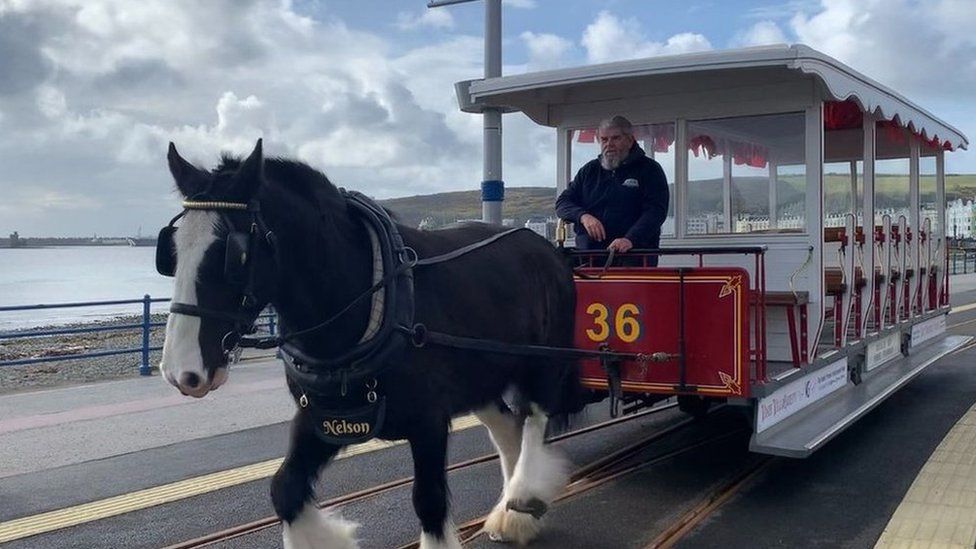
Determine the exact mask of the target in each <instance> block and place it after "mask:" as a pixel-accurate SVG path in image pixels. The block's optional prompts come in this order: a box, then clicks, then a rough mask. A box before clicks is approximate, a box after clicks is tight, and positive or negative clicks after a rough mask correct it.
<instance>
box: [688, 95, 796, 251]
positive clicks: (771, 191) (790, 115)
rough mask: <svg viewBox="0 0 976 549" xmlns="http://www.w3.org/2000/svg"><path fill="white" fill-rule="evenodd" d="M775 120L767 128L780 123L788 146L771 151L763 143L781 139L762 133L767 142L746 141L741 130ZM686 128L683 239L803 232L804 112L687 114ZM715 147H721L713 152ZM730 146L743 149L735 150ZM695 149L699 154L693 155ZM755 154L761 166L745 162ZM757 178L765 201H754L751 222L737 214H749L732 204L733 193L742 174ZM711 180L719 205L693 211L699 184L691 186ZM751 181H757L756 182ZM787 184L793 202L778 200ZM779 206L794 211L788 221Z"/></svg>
mask: <svg viewBox="0 0 976 549" xmlns="http://www.w3.org/2000/svg"><path fill="white" fill-rule="evenodd" d="M777 121H782V122H783V124H782V125H781V126H779V127H777V126H774V125H773V126H771V128H772V129H780V128H784V127H786V128H789V129H790V130H791V131H790V132H789V136H790V137H789V141H790V143H789V145H787V146H785V147H781V150H780V151H774V150H773V149H772V148H771V147H770V146H769V144H770V143H777V144H781V143H783V142H784V140H782V139H779V138H776V137H770V136H766V139H767V141H766V142H765V143H760V141H759V140H758V139H756V140H754V141H750V140H749V137H748V136H747V135H748V132H747V130H749V129H750V128H751V127H756V128H758V127H760V122H764V123H766V124H775V123H776V122H777ZM742 122H744V123H742ZM709 125H711V126H709ZM722 125H725V126H727V127H726V128H722V129H721V130H720V129H719V128H718V127H720V126H722ZM686 128H687V129H686V132H685V133H686V135H685V147H686V149H687V154H686V170H685V179H686V181H685V182H684V184H685V187H686V192H685V197H686V200H685V201H684V204H683V209H684V220H685V221H684V223H685V234H686V236H687V237H688V238H711V237H741V236H744V235H763V236H771V237H775V236H796V235H805V234H807V233H808V231H809V221H808V220H807V219H806V217H807V200H806V187H807V173H808V170H809V160H808V159H807V158H806V115H805V113H804V112H802V111H787V112H773V113H757V114H749V115H742V116H728V117H718V118H708V119H694V120H693V119H688V120H687V121H686ZM709 130H710V133H709ZM737 130H738V131H737ZM711 134H715V137H717V138H719V140H720V142H716V141H715V140H714V139H712V137H713V136H712V135H711ZM702 137H706V138H708V139H711V145H712V146H713V149H714V152H715V154H712V151H708V142H707V141H703V140H702V139H701V138H702ZM720 149H721V152H717V151H719V150H720ZM735 149H740V150H744V151H745V152H743V153H741V154H740V153H739V152H737V151H735ZM730 151H732V152H731V154H727V153H729V152H730ZM762 151H764V152H762ZM696 152H698V153H699V154H700V155H701V157H698V156H696V154H695V153H696ZM749 152H753V153H754V154H752V156H751V157H749V158H743V157H748V153H749ZM760 159H761V160H762V161H763V166H762V167H759V166H755V165H750V162H753V163H755V164H758V161H759V160H760ZM781 166H782V167H783V168H792V169H791V170H789V171H788V172H787V173H781V172H780V167H781ZM696 170H697V171H698V172H699V173H704V175H705V177H706V178H701V177H698V178H696V173H695V172H696ZM756 170H761V171H756ZM708 176H711V177H710V178H709V177H708ZM763 177H764V178H765V179H766V193H768V195H769V196H770V200H768V201H766V202H761V201H760V202H756V203H755V205H754V206H755V207H756V210H757V212H755V213H757V216H756V218H755V222H753V221H752V218H751V217H749V218H747V219H742V218H741V215H742V214H743V213H747V214H748V215H750V216H751V215H752V214H751V213H749V212H743V211H742V210H741V208H737V201H736V196H737V195H741V192H739V193H737V191H738V190H741V189H742V188H744V187H742V185H744V184H746V181H745V180H746V178H752V179H759V178H763ZM715 179H719V180H720V191H721V197H720V198H719V200H720V202H719V203H718V204H719V205H718V207H717V208H713V209H715V210H716V211H705V210H702V212H697V208H693V207H692V205H693V204H694V203H695V202H696V198H695V196H696V191H698V192H699V193H701V192H702V191H703V189H701V188H699V187H697V186H696V185H698V184H701V183H703V182H708V181H712V180H715ZM737 179H738V181H737ZM797 182H798V185H797V184H796V183H797ZM754 184H755V185H761V183H760V182H756V183H754ZM790 188H793V190H794V191H795V194H794V195H793V197H794V198H795V199H796V200H795V204H794V203H784V201H783V199H784V197H785V196H786V193H781V192H779V191H780V190H781V189H782V190H787V189H790ZM706 194H710V193H706ZM774 200H775V204H774ZM783 206H786V207H787V208H788V209H790V210H791V211H795V212H798V215H797V216H796V217H795V218H792V219H791V220H790V221H789V222H788V224H787V223H784V221H785V219H784V216H783V215H782V214H781V208H782V207H783ZM782 209H786V208H782ZM719 210H720V211H719ZM763 213H764V214H765V219H764V218H763V215H762V214H763ZM726 218H728V221H726ZM756 224H758V225H759V228H756ZM783 225H787V226H783ZM700 229H703V230H700Z"/></svg>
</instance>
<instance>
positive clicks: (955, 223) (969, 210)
mask: <svg viewBox="0 0 976 549" xmlns="http://www.w3.org/2000/svg"><path fill="white" fill-rule="evenodd" d="M973 214H974V212H973V201H972V200H967V201H966V202H963V201H962V199H961V198H957V199H956V200H953V201H952V202H949V203H948V204H947V205H946V236H949V237H952V238H973V217H974V215H973Z"/></svg>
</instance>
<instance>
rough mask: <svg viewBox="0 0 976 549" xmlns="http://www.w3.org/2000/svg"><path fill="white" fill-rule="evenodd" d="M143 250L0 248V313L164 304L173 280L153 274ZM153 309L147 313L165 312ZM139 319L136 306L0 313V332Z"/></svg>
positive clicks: (151, 252)
mask: <svg viewBox="0 0 976 549" xmlns="http://www.w3.org/2000/svg"><path fill="white" fill-rule="evenodd" d="M155 253H156V250H155V248H153V247H145V246H64V247H42V248H0V308H2V307H5V306H12V305H36V304H45V305H47V304H59V303H79V302H91V301H115V300H128V299H142V298H143V296H144V295H146V294H148V295H150V296H151V297H153V298H157V297H161V298H169V297H172V293H173V279H171V278H166V277H164V276H161V275H160V274H158V273H157V272H156V265H155ZM167 308H168V304H167V303H154V304H153V308H152V312H165V311H166V310H167ZM135 314H139V315H141V314H142V304H141V303H133V304H129V305H100V306H85V307H71V308H57V309H41V310H28V311H3V310H0V332H8V331H14V330H22V329H27V328H36V327H39V326H59V325H66V324H75V323H84V322H95V321H100V320H108V319H112V318H116V317H120V316H127V315H135Z"/></svg>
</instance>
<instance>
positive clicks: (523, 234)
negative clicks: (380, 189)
mask: <svg viewBox="0 0 976 549" xmlns="http://www.w3.org/2000/svg"><path fill="white" fill-rule="evenodd" d="M168 161H169V169H170V172H171V173H172V175H173V178H174V179H175V181H176V187H177V188H178V189H179V191H180V193H182V195H183V197H185V198H186V201H184V208H185V209H184V211H183V213H182V214H181V216H182V221H181V222H180V224H179V227H178V230H176V226H175V224H174V223H175V221H176V219H174V222H173V223H170V227H168V228H167V229H164V231H163V232H162V233H161V234H160V249H159V250H157V257H158V259H157V262H159V261H160V259H159V257H161V258H162V259H161V261H162V264H163V266H162V267H161V268H160V270H161V272H162V271H169V272H168V273H167V274H172V275H175V289H174V293H173V305H172V309H171V310H172V314H170V316H169V320H168V322H167V325H166V340H165V344H164V346H163V357H162V362H161V364H160V369H161V371H162V373H163V376H164V377H165V378H166V380H167V381H168V382H169V383H171V384H172V385H174V386H175V387H177V388H178V389H179V390H180V391H181V392H182V393H184V394H187V395H191V396H194V397H203V396H204V395H206V394H207V393H208V392H209V391H211V390H214V389H216V388H217V387H219V386H220V385H221V384H223V383H224V382H225V381H226V380H227V357H226V355H227V352H228V350H229V349H232V348H233V347H234V345H235V344H236V343H237V342H238V340H239V337H240V333H241V332H242V331H244V327H245V326H247V325H249V324H250V323H251V322H252V321H253V320H254V318H255V317H256V316H257V314H258V311H260V310H261V309H262V308H263V307H264V306H265V305H266V304H267V303H271V304H273V305H274V307H275V309H276V310H277V312H278V314H279V318H280V322H281V329H282V334H284V335H283V336H282V338H281V341H279V343H281V344H282V349H283V350H284V351H285V356H286V365H287V368H286V371H287V372H288V373H289V375H288V385H289V389H290V390H291V393H292V394H293V396H294V397H295V400H296V402H297V403H298V410H297V413H296V415H295V418H294V420H293V423H292V434H291V441H290V447H289V449H288V453H287V456H286V457H285V460H284V462H283V463H282V465H281V468H280V469H279V470H278V472H277V473H276V474H275V476H274V479H273V481H272V486H271V497H272V500H273V503H274V508H275V510H276V512H277V514H278V516H279V517H280V518H281V519H282V521H283V523H284V544H285V546H286V547H293V548H305V547H309V548H310V547H328V548H346V547H356V546H357V543H356V541H355V539H354V530H355V525H352V524H351V523H348V522H346V521H344V520H342V519H341V518H339V517H338V516H337V515H336V514H335V513H332V512H323V511H320V510H319V509H318V508H317V507H316V505H315V503H314V500H313V493H312V490H313V485H314V483H315V480H316V478H317V476H318V474H319V471H320V470H321V468H322V467H323V466H324V465H325V464H327V463H328V462H329V461H330V459H332V458H333V457H334V456H335V455H336V453H337V452H338V451H339V450H340V449H341V448H342V447H343V446H344V445H345V444H348V443H351V442H355V441H359V440H364V439H366V438H371V437H372V436H377V437H379V438H382V439H388V440H402V439H406V440H407V441H408V442H409V443H410V449H411V452H412V455H413V460H414V472H415V483H414V485H413V503H414V508H415V511H416V513H417V516H418V517H419V519H420V525H421V537H420V545H421V547H424V548H434V547H438V548H439V547H460V544H459V542H458V539H457V536H456V532H455V528H454V525H453V522H452V520H451V518H450V515H449V512H448V487H447V479H446V473H445V465H446V463H445V461H446V447H447V438H448V430H449V424H450V420H451V418H452V417H454V416H457V415H459V414H464V413H467V412H474V413H475V414H476V415H477V417H478V418H479V419H480V420H481V422H482V423H483V424H484V425H486V426H487V427H488V429H489V431H490V435H491V439H492V441H493V442H494V443H495V446H496V447H497V449H498V452H499V454H500V458H501V459H500V461H501V467H502V473H503V477H504V487H503V490H502V494H501V498H500V499H499V501H498V504H497V505H496V506H495V508H494V509H493V511H492V512H491V515H490V517H489V519H488V522H487V525H486V530H487V531H488V533H489V534H490V535H491V536H492V537H493V538H494V539H498V540H505V541H511V542H515V543H519V544H522V543H526V542H528V541H530V540H531V539H532V538H533V537H535V536H536V535H537V534H538V532H539V527H540V520H539V519H540V516H541V511H543V510H544V509H545V508H546V506H547V505H548V503H549V502H551V501H552V499H553V498H554V497H555V496H556V495H557V494H558V492H559V491H560V490H561V489H562V487H563V486H564V484H565V481H566V473H565V470H566V469H565V466H564V463H563V461H562V460H561V459H560V458H559V457H558V456H557V455H556V454H555V453H554V451H553V450H552V449H551V448H549V447H547V446H546V445H545V444H544V433H545V429H546V425H547V421H548V420H549V416H551V415H554V414H566V413H572V412H576V411H578V410H579V409H580V408H581V407H582V400H583V399H582V395H583V393H582V390H581V388H580V386H579V381H578V375H577V373H578V372H577V365H576V364H575V363H574V362H573V361H571V360H555V359H552V358H549V357H545V356H542V357H536V358H529V357H526V356H519V355H512V354H502V353H498V352H489V351H483V350H482V351H479V350H472V349H470V348H466V349H465V348H458V347H457V346H450V345H434V344H427V345H425V344H424V341H425V336H426V334H428V333H429V334H431V338H433V334H442V335H448V336H458V337H460V338H467V340H469V341H470V340H472V339H478V340H486V341H492V342H503V343H508V344H515V345H542V346H554V347H570V346H571V345H572V325H573V324H572V323H573V313H574V306H575V294H574V289H573V280H572V272H571V269H570V267H569V266H568V265H567V264H566V262H565V261H564V260H563V258H562V257H561V256H560V254H559V253H558V252H557V251H556V250H555V249H554V248H553V247H552V246H551V245H550V244H549V243H548V242H546V241H545V240H544V239H542V238H540V237H539V236H537V235H535V234H533V233H531V232H530V231H525V230H521V231H515V232H509V233H506V234H503V233H502V231H501V229H499V228H496V227H492V226H488V225H483V224H471V225H465V226H461V227H458V228H452V229H444V230H439V231H430V232H421V231H418V230H413V229H410V228H407V227H403V226H399V225H393V224H392V223H391V224H390V226H389V227H387V228H386V229H388V230H387V231H384V226H383V224H382V223H377V222H376V219H377V218H382V217H383V216H384V213H383V211H382V210H381V209H379V208H375V206H374V207H372V208H370V207H369V206H368V203H370V202H371V201H369V200H368V199H366V200H364V199H363V198H362V197H361V195H357V194H356V193H347V192H345V191H343V190H341V189H338V188H336V187H335V186H333V185H332V183H330V182H329V180H328V179H327V178H326V177H325V176H324V175H323V174H322V173H320V172H318V171H316V170H314V169H312V168H310V167H309V166H307V165H305V164H303V163H299V162H294V161H290V160H283V159H275V158H269V159H265V158H264V157H263V155H262V148H261V141H258V143H257V146H256V147H255V149H254V151H253V153H251V155H250V156H249V157H248V158H247V159H245V160H243V161H241V160H238V159H231V158H224V159H223V162H222V163H221V164H220V166H218V167H217V168H215V169H213V170H212V171H205V170H201V169H199V168H196V167H194V166H193V165H191V164H190V163H188V162H187V161H185V160H183V158H181V157H180V155H179V154H178V153H177V151H176V148H175V147H174V146H173V145H172V144H170V149H169V155H168ZM355 197H358V201H357V200H353V198H355ZM364 203H367V206H363V204H364ZM178 217H180V216H178ZM387 219H388V218H387ZM164 233H166V234H164ZM485 240H490V241H489V242H484V241H485ZM479 242H480V243H482V244H481V245H477V244H476V243H479ZM170 246H171V248H170ZM466 247H467V248H466ZM465 248H466V249H465ZM390 249H392V251H390ZM459 249H461V250H460V252H459V253H458V254H454V255H452V254H450V253H449V252H452V251H455V250H459ZM167 254H173V255H172V256H171V257H169V258H167ZM444 254H447V256H446V257H445V256H444ZM434 256H442V260H441V261H437V262H432V263H428V264H425V263H424V258H430V257H434ZM411 294H412V295H411ZM411 298H412V299H411ZM390 300H394V301H396V303H391V302H390ZM394 317H395V318H394ZM405 324H409V326H405ZM391 326H392V328H391ZM406 328H411V329H406ZM421 328H426V330H422V329H421ZM512 395H515V397H517V398H511V397H512ZM503 397H505V398H504V399H503ZM506 399H507V401H508V402H510V403H511V402H513V401H515V402H518V403H521V404H520V405H505V404H504V402H505V401H506Z"/></svg>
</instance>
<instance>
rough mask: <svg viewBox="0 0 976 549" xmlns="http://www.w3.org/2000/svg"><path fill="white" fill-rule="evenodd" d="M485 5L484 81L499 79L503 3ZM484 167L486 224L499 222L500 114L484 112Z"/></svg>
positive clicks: (491, 0)
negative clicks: (486, 79) (485, 79)
mask: <svg viewBox="0 0 976 549" xmlns="http://www.w3.org/2000/svg"><path fill="white" fill-rule="evenodd" d="M474 1H476V0H430V1H429V2H427V7H428V8H437V7H441V6H449V5H452V4H463V3H466V2H474ZM484 2H485V78H495V77H498V76H501V75H502V0H484ZM482 115H483V116H484V126H483V127H484V130H483V132H484V160H483V162H484V167H483V170H482V178H483V179H482V181H481V218H482V220H483V221H484V222H485V223H494V224H496V225H499V224H501V222H502V200H504V199H505V182H504V181H502V110H501V109H494V108H486V109H484V111H483V113H482Z"/></svg>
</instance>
